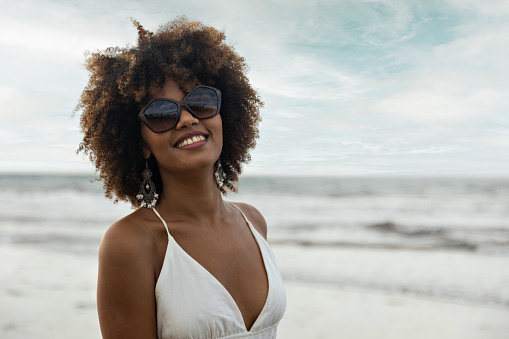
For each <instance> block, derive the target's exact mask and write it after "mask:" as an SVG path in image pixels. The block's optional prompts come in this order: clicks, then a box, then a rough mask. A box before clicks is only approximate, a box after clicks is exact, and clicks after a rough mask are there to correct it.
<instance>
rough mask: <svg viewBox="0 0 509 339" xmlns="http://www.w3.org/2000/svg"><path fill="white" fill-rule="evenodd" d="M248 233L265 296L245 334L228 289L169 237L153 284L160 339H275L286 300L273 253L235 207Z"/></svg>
mask: <svg viewBox="0 0 509 339" xmlns="http://www.w3.org/2000/svg"><path fill="white" fill-rule="evenodd" d="M232 206H234V207H235V208H237V209H238V210H239V211H240V213H241V214H242V216H243V217H244V219H245V220H246V223H247V225H248V226H249V229H250V230H251V232H252V234H253V236H254V238H255V239H256V243H257V244H258V248H259V249H260V253H261V255H262V258H263V263H264V266H265V271H266V273H267V278H268V282H269V291H268V294H267V299H266V301H265V305H264V306H263V309H262V311H261V312H260V314H259V316H258V318H257V319H256V321H255V322H254V324H253V326H252V327H251V329H250V330H249V331H248V330H247V328H246V325H245V324H244V319H243V318H242V313H241V312H240V310H239V308H238V306H237V304H236V303H235V301H234V299H233V297H232V296H231V295H230V293H229V292H228V291H227V290H226V288H225V287H224V286H223V285H222V284H221V283H220V282H219V281H218V280H217V279H216V278H215V277H214V276H213V275H212V274H211V273H210V272H209V271H207V270H206V269H205V268H204V267H203V266H201V265H200V264H199V263H198V262H197V261H196V260H194V259H193V258H192V257H191V256H190V255H189V254H187V253H186V252H185V251H184V250H183V249H182V248H181V247H180V245H179V244H178V243H177V242H176V241H175V239H174V238H173V237H172V236H171V234H170V232H169V231H168V225H167V224H166V222H165V221H164V220H163V218H161V216H160V215H159V213H158V212H157V211H156V210H155V209H153V211H154V212H155V214H156V215H157V216H158V217H159V218H160V219H161V221H162V222H163V224H164V227H165V228H166V232H167V233H168V247H167V249H166V254H165V257H164V262H163V267H162V269H161V273H160V275H159V279H158V280H157V283H156V288H155V297H156V304H157V334H158V338H159V339H176V338H179V339H181V338H192V339H205V338H206V339H211V338H252V339H268V338H276V333H277V326H278V323H279V321H280V320H281V318H282V317H283V314H284V311H285V308H286V294H285V290H284V287H283V282H282V279H281V274H280V273H279V269H278V268H277V265H276V261H275V258H274V253H273V252H272V250H271V249H270V247H269V244H268V243H267V241H265V239H264V238H263V237H262V236H261V235H260V234H259V233H258V231H256V229H255V228H254V227H253V225H252V224H251V223H250V222H249V220H248V219H247V218H246V216H245V215H244V213H242V211H241V210H240V209H239V208H238V207H237V206H235V205H233V204H232Z"/></svg>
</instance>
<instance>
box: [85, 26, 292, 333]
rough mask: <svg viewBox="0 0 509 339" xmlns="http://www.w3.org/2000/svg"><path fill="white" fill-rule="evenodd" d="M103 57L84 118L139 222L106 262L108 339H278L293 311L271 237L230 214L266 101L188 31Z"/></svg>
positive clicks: (144, 35) (214, 48)
mask: <svg viewBox="0 0 509 339" xmlns="http://www.w3.org/2000/svg"><path fill="white" fill-rule="evenodd" d="M134 23H135V25H136V27H137V28H138V33H139V39H138V45H137V46H135V47H127V48H109V49H106V50H105V51H103V52H97V53H93V54H92V55H91V56H90V57H89V59H88V64H87V68H88V70H89V71H90V73H91V75H90V81H89V84H88V86H87V87H86V88H85V90H84V91H83V94H82V97H81V101H80V103H79V105H78V107H77V110H82V111H83V113H82V116H81V128H82V131H83V133H84V137H83V141H82V143H81V144H80V147H79V149H78V150H79V151H83V152H85V153H87V154H88V155H89V156H90V159H91V160H92V161H93V162H94V163H95V165H96V169H97V170H98V172H99V174H100V178H101V180H102V181H103V183H104V189H105V191H106V196H107V197H109V198H113V199H115V200H124V201H128V202H130V203H131V204H132V205H133V207H134V208H137V209H136V211H134V212H133V213H131V214H130V215H128V216H126V217H124V218H123V219H121V220H119V221H117V222H116V223H114V224H113V225H112V226H111V227H110V228H109V229H108V230H107V231H106V233H105V235H104V237H103V240H102V242H101V246H100V250H99V279H98V288H97V304H98V312H99V320H100V324H101V331H102V334H103V337H104V338H123V339H126V338H127V339H129V338H144V339H146V338H226V337H228V338H238V337H242V338H248V337H249V338H275V337H276V332H277V326H278V323H279V321H280V320H281V318H282V316H283V313H284V310H285V307H286V297H285V292H284V288H283V285H282V280H281V275H280V274H279V270H278V268H277V266H276V263H275V259H274V255H273V253H272V251H271V249H270V248H269V246H268V243H267V241H266V234H267V225H266V223H265V220H264V218H263V216H262V215H261V214H260V213H259V212H258V210H256V209H255V208H254V207H252V206H250V205H247V204H243V203H235V204H234V203H227V202H225V201H223V199H222V194H221V193H223V194H225V193H226V190H232V191H235V190H236V187H235V183H236V181H237V180H238V176H239V174H240V173H241V164H242V163H243V162H246V161H248V160H249V159H250V157H249V150H250V149H251V148H253V147H254V146H255V139H256V138H257V136H258V128H257V125H258V122H259V120H260V116H259V107H260V106H261V104H262V103H261V101H260V99H259V98H258V96H257V94H256V92H255V91H254V90H253V89H252V87H251V86H250V84H249V81H248V79H247V77H246V76H245V69H246V65H245V64H244V61H243V59H242V58H241V57H240V56H239V55H237V54H236V53H235V52H234V50H233V49H232V48H231V47H230V46H228V45H226V44H225V43H224V39H225V36H224V34H223V33H222V32H219V31H217V30H215V29H214V28H211V27H207V26H204V25H202V24H201V23H199V22H190V21H188V20H187V19H186V18H184V17H183V18H178V19H176V20H174V21H172V22H170V23H168V24H166V25H164V26H162V27H161V28H160V29H159V31H157V32H156V33H152V32H149V31H147V30H145V29H144V28H143V27H142V26H141V25H140V24H139V23H137V22H136V21H134Z"/></svg>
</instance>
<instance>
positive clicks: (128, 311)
mask: <svg viewBox="0 0 509 339" xmlns="http://www.w3.org/2000/svg"><path fill="white" fill-rule="evenodd" d="M143 224H144V223H143V213H139V212H138V211H136V212H134V213H132V214H130V215H129V216H127V217H125V218H123V219H120V220H119V221H117V222H115V223H114V224H113V225H111V226H110V227H109V228H108V230H107V231H106V232H105V234H104V236H103V239H102V241H101V245H100V248H99V273H98V282H97V308H98V313H99V321H100V325H101V332H102V334H103V338H115V339H116V338H156V337H157V334H156V317H155V300H154V292H153V291H154V285H155V278H154V271H153V265H152V264H153V259H152V258H153V256H152V253H153V251H152V249H153V247H154V246H153V235H151V233H150V232H149V229H148V228H147V227H144V225H143Z"/></svg>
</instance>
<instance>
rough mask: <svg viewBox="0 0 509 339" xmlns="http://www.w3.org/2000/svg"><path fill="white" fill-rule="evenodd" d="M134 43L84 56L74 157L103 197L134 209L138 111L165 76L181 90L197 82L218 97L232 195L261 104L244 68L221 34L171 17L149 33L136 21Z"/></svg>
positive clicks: (140, 165) (140, 160)
mask: <svg viewBox="0 0 509 339" xmlns="http://www.w3.org/2000/svg"><path fill="white" fill-rule="evenodd" d="M132 21H133V24H134V25H135V26H136V27H137V29H138V44H137V45H136V46H134V47H130V46H127V47H125V48H121V47H114V48H113V47H112V48H107V49H106V50H104V51H97V52H95V53H91V54H90V55H89V56H88V58H87V61H86V68H87V70H88V71H89V72H90V79H89V82H88V84H87V86H86V87H85V89H84V91H83V93H82V95H81V98H80V101H79V103H78V105H77V106H76V108H75V111H82V115H81V120H80V125H81V130H82V132H83V134H84V136H83V140H82V141H81V143H80V145H79V148H78V150H77V152H78V153H79V152H84V153H85V154H87V155H88V156H89V158H90V160H91V161H92V162H93V163H94V164H95V167H96V170H97V171H98V172H99V178H100V180H101V181H102V182H103V186H104V190H105V195H106V197H108V198H110V199H114V201H115V202H117V201H119V200H122V201H127V202H130V203H131V204H132V206H133V207H139V202H138V200H137V199H136V195H137V193H138V190H139V187H140V184H141V180H142V178H141V173H142V171H143V169H144V168H145V158H144V157H143V152H142V138H141V128H140V121H139V119H138V113H139V111H140V109H141V107H143V106H144V105H145V104H147V103H148V101H149V91H150V89H151V88H154V86H157V87H159V88H160V87H162V86H163V84H164V82H165V80H166V78H171V79H173V80H174V81H175V82H177V83H178V84H179V86H180V87H181V89H183V88H185V85H186V84H190V83H201V84H204V85H209V86H213V87H216V88H218V89H219V90H221V92H222V102H221V118H222V123H223V150H222V152H221V163H222V168H223V171H224V172H225V178H224V186H223V188H221V191H222V193H223V194H225V193H226V190H225V188H227V189H229V190H231V191H236V190H237V189H236V185H235V184H236V182H237V181H238V177H239V175H240V173H241V171H242V168H241V164H242V163H245V162H248V161H250V160H251V157H250V155H249V150H250V149H252V148H253V147H254V146H255V144H256V138H258V123H259V121H260V120H261V118H260V114H259V110H260V107H261V106H262V105H263V103H262V101H261V100H260V98H259V96H258V94H257V93H256V91H255V90H254V89H253V88H252V87H251V85H250V84H249V80H248V78H247V77H246V75H245V73H246V71H247V66H246V64H245V62H244V59H243V58H242V57H240V56H239V55H238V54H237V53H236V52H235V51H234V49H233V47H231V46H229V45H227V44H226V43H225V35H224V33H223V32H220V31H218V30H216V29H214V28H212V27H208V26H205V25H203V24H202V23H200V22H194V21H189V20H188V19H187V18H186V17H178V18H176V19H175V20H173V21H170V22H169V23H167V24H165V25H163V26H161V27H160V28H159V30H158V31H157V32H156V33H153V32H149V31H147V30H145V29H144V28H143V26H141V25H140V24H139V23H138V22H137V21H135V20H132ZM148 163H149V166H150V168H151V170H152V172H153V180H154V182H155V184H156V190H157V191H158V192H160V191H161V189H162V182H161V178H160V174H159V171H158V169H157V166H156V165H155V161H149V162H148Z"/></svg>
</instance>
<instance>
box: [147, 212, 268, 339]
mask: <svg viewBox="0 0 509 339" xmlns="http://www.w3.org/2000/svg"><path fill="white" fill-rule="evenodd" d="M230 205H232V206H233V207H234V208H235V209H237V210H238V211H239V212H240V214H241V215H242V217H243V218H244V221H245V222H246V224H247V226H248V228H249V230H250V232H251V234H252V236H253V238H254V239H255V242H256V246H257V247H258V251H259V252H260V255H261V257H262V263H263V269H264V270H265V275H266V276H267V296H266V298H265V303H264V304H263V307H262V309H261V311H260V313H259V314H258V316H257V317H256V319H255V321H254V322H253V324H252V325H251V327H250V328H249V329H247V326H246V321H245V320H244V315H243V314H242V312H241V310H240V308H239V305H238V304H237V302H236V301H235V299H234V298H233V296H232V295H231V293H230V291H228V289H227V288H226V287H225V286H224V285H223V284H222V283H221V282H220V281H219V279H217V278H216V277H215V276H214V275H213V274H212V273H210V272H209V270H207V269H206V268H205V267H204V266H203V265H202V264H200V263H199V262H198V261H197V260H196V259H195V258H193V257H192V256H191V255H190V254H189V253H187V252H186V250H184V249H183V248H182V246H180V245H179V243H178V242H177V240H175V238H173V236H172V235H171V234H170V231H169V229H168V225H167V224H166V222H165V221H164V219H163V218H162V217H161V216H160V215H159V213H158V212H157V211H156V210H155V208H154V209H153V210H154V211H155V212H156V214H157V215H158V217H159V218H160V219H161V221H163V223H164V226H165V227H166V230H167V233H168V245H167V246H166V252H165V254H164V259H163V267H164V263H165V262H166V258H167V253H168V250H169V248H170V240H171V241H173V243H174V244H175V245H176V247H177V248H178V249H179V250H180V251H181V252H182V253H183V254H184V256H185V257H186V258H188V260H190V261H191V262H192V263H193V264H194V265H195V266H197V267H198V269H200V270H202V271H203V272H204V273H205V274H206V275H207V276H209V277H210V278H211V281H212V282H213V283H214V284H216V285H219V290H221V291H222V293H223V294H225V295H227V297H228V299H229V300H230V302H231V303H232V305H233V306H234V310H235V313H236V314H237V316H240V320H241V322H242V326H243V327H244V330H245V331H246V332H251V330H252V329H253V328H254V327H255V325H256V324H257V323H258V320H260V318H261V315H262V314H263V312H264V311H265V309H266V308H267V304H268V301H269V296H270V292H271V284H270V276H269V272H268V270H267V265H266V259H265V255H264V253H263V251H262V248H261V246H260V243H259V240H258V237H257V236H256V234H255V232H257V231H256V229H254V227H253V225H252V224H251V222H250V221H249V220H248V219H247V217H246V216H245V215H244V213H243V212H242V211H241V210H240V209H239V208H238V207H237V206H235V205H233V204H232V203H230ZM158 280H159V279H158ZM156 286H157V281H156Z"/></svg>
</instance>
